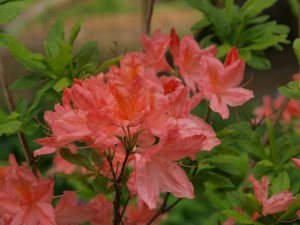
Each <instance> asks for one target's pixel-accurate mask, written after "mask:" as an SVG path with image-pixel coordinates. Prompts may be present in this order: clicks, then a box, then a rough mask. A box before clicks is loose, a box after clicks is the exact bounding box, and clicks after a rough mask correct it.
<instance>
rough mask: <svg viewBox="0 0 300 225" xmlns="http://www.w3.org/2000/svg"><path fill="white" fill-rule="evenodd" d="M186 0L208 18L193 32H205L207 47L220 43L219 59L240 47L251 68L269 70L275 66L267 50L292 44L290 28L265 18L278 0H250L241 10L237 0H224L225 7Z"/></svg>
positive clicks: (240, 52)
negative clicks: (289, 37) (289, 34)
mask: <svg viewBox="0 0 300 225" xmlns="http://www.w3.org/2000/svg"><path fill="white" fill-rule="evenodd" d="M186 1H187V3H188V4H189V5H191V6H192V7H193V8H195V9H197V10H199V11H200V12H201V13H202V14H203V15H204V18H201V20H199V21H198V22H197V23H196V24H194V25H193V27H192V30H194V31H201V30H203V29H205V31H206V32H205V33H204V32H203V35H202V36H201V37H200V38H201V40H200V42H201V44H202V45H203V46H208V45H210V44H217V45H218V49H219V50H218V56H219V57H224V56H225V55H226V53H227V52H228V51H229V49H230V48H231V47H237V48H238V49H239V54H240V56H241V57H242V58H243V59H244V60H245V61H246V63H247V64H248V65H249V66H251V67H253V68H256V69H260V70H265V69H270V68H271V63H270V61H269V60H268V59H267V58H266V57H265V56H264V51H265V50H266V49H268V48H270V47H274V48H276V49H278V50H281V49H283V47H282V44H288V43H289V41H288V40H287V35H288V32H289V28H288V27H287V26H285V25H281V24H277V22H276V21H270V20H269V18H270V16H269V15H261V13H262V12H263V10H265V9H267V8H269V7H271V6H272V5H274V4H275V3H276V2H277V0H265V1H261V0H247V1H245V3H244V4H243V5H242V6H241V7H239V6H238V5H237V4H235V3H234V0H223V1H222V3H223V5H224V7H223V8H219V7H217V6H215V5H213V3H212V1H210V0H186ZM200 35H201V33H200Z"/></svg>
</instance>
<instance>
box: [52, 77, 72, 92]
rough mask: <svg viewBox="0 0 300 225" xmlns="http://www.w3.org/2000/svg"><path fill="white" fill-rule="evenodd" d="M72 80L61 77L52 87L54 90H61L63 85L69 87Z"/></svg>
mask: <svg viewBox="0 0 300 225" xmlns="http://www.w3.org/2000/svg"><path fill="white" fill-rule="evenodd" d="M71 84H72V81H71V80H70V79H69V78H68V77H63V78H61V79H60V80H59V81H57V82H56V84H54V86H53V89H54V90H55V91H56V92H61V91H62V90H63V89H64V88H65V87H69V86H70V85H71Z"/></svg>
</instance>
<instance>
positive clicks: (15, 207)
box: [0, 165, 56, 225]
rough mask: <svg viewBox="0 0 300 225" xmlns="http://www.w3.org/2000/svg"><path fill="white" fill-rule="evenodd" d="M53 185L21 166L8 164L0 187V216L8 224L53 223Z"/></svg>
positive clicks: (35, 224) (34, 224) (53, 224)
mask: <svg viewBox="0 0 300 225" xmlns="http://www.w3.org/2000/svg"><path fill="white" fill-rule="evenodd" d="M53 185H54V181H53V180H43V179H37V178H36V177H35V176H34V175H33V174H32V173H31V172H30V171H29V170H28V169H26V168H25V167H19V166H17V165H13V166H11V167H10V169H9V171H8V173H7V175H6V177H5V184H4V187H3V188H2V190H0V217H1V218H2V219H3V221H4V222H7V223H8V222H9V223H8V224H11V225H25V224H30V225H39V224H47V225H55V224H56V223H55V215H54V209H53V207H52V205H51V202H52V198H53V190H52V189H53Z"/></svg>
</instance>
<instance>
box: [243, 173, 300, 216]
mask: <svg viewBox="0 0 300 225" xmlns="http://www.w3.org/2000/svg"><path fill="white" fill-rule="evenodd" d="M249 182H250V183H251V184H252V185H253V188H254V195H255V197H256V199H257V200H258V201H259V202H260V204H261V205H262V214H263V215H264V216H266V215H269V214H274V213H278V212H283V211H285V210H287V209H288V207H289V206H290V205H291V204H292V203H293V202H294V201H295V200H296V198H295V197H294V196H293V194H292V193H291V192H289V191H282V192H279V193H276V194H274V195H273V196H272V197H271V198H269V199H268V191H269V178H268V177H267V176H263V177H262V181H261V183H260V182H258V181H257V180H256V179H255V178H254V176H253V174H252V175H251V176H250V177H249Z"/></svg>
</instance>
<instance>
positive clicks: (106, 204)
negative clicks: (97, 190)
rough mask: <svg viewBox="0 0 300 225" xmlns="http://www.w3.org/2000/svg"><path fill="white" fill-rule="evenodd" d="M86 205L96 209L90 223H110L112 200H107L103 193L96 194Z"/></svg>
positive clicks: (95, 224)
mask: <svg viewBox="0 0 300 225" xmlns="http://www.w3.org/2000/svg"><path fill="white" fill-rule="evenodd" d="M88 205H89V206H90V207H91V208H93V209H95V210H97V212H96V213H95V214H94V216H93V217H92V218H91V219H90V221H89V222H90V223H91V225H98V224H101V225H110V224H111V221H112V218H111V216H112V215H111V212H112V202H111V201H107V200H106V199H105V197H104V196H103V195H97V196H96V197H95V198H93V199H92V200H91V201H90V202H89V203H88Z"/></svg>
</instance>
